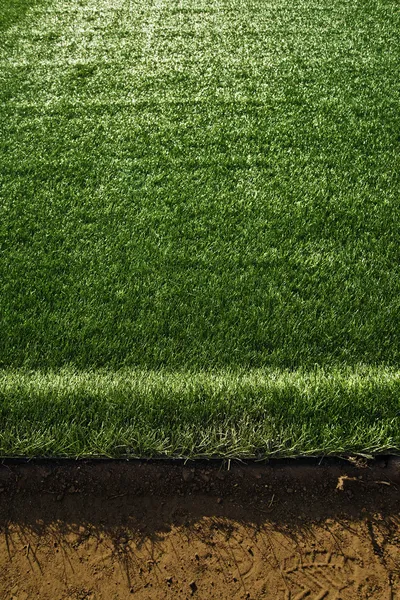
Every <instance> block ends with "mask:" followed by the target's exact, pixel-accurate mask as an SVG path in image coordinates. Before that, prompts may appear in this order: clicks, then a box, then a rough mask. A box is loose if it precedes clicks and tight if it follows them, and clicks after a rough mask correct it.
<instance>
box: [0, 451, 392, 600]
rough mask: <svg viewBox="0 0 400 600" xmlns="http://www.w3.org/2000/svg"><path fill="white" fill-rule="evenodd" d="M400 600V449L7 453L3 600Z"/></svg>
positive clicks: (1, 489) (0, 514) (1, 481)
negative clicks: (141, 456)
mask: <svg viewBox="0 0 400 600" xmlns="http://www.w3.org/2000/svg"><path fill="white" fill-rule="evenodd" d="M31 598H40V599H41V600H48V599H51V600H53V599H56V600H64V599H67V598H68V599H74V600H89V599H90V600H95V599H96V600H97V599H98V600H114V599H115V600H117V599H125V598H126V599H128V598H129V599H130V598H134V599H136V598H137V599H149V600H153V599H154V600H158V599H160V600H161V599H164V598H166V599H169V598H177V599H186V598H187V599H191V598H194V599H196V598H197V599H199V600H201V599H203V598H204V599H208V598H212V599H218V598H221V599H229V600H233V599H239V598H240V599H241V598H250V599H258V598H260V599H261V598H262V599H264V598H266V599H272V600H302V599H307V600H333V599H334V600H339V599H341V600H355V599H376V600H397V599H400V460H399V459H398V458H380V459H379V460H376V461H374V462H373V463H371V462H363V461H361V462H360V461H359V462H357V463H356V464H351V463H346V462H344V461H343V462H339V461H336V462H330V463H328V462H324V463H319V464H318V462H316V461H314V462H312V461H311V462H310V461H298V462H290V461H289V462H286V463H284V462H280V463H279V462H278V463H274V464H272V463H270V464H269V465H268V464H267V465H261V464H259V465H257V464H252V465H243V464H240V463H235V464H234V463H233V462H232V463H228V462H226V463H222V464H221V463H220V462H219V463H216V462H209V463H192V464H189V463H187V464H186V465H184V464H183V463H175V464H166V463H157V462H152V463H141V462H121V461H119V462H111V461H100V462H88V461H86V462H70V461H67V462H47V463H46V462H31V463H29V464H25V463H15V462H10V461H9V462H4V463H3V464H2V465H0V599H1V600H3V599H7V600H9V599H13V600H28V599H31Z"/></svg>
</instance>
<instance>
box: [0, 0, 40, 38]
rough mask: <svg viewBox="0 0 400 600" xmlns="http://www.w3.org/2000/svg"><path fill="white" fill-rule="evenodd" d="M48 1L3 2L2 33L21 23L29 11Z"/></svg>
mask: <svg viewBox="0 0 400 600" xmlns="http://www.w3.org/2000/svg"><path fill="white" fill-rule="evenodd" d="M45 1H46V0H2V1H1V2H0V32H1V31H5V30H6V29H8V28H9V27H11V26H12V25H15V24H16V23H19V22H21V21H22V20H23V19H24V18H25V16H26V14H27V13H28V11H29V10H30V9H31V8H33V7H34V6H37V5H38V4H43V3H44V2H45Z"/></svg>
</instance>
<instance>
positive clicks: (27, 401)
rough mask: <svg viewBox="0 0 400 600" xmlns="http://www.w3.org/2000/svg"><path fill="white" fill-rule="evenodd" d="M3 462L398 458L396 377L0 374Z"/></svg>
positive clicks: (361, 370) (365, 371)
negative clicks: (391, 454) (9, 458)
mask: <svg viewBox="0 0 400 600" xmlns="http://www.w3.org/2000/svg"><path fill="white" fill-rule="evenodd" d="M0 425H1V427H0V454H1V455H3V456H6V455H14V456H23V455H26V456H38V455H39V456H96V455H104V456H142V457H143V456H185V457H199V456H213V455H215V456H217V455H218V456H229V457H234V456H236V457H269V456H297V455H303V454H308V455H310V454H321V453H323V454H340V453H346V452H356V453H360V454H370V453H376V452H384V451H387V450H389V449H393V448H400V372H399V371H396V370H393V369H385V368H372V367H366V366H358V367H357V368H355V369H353V370H352V369H349V368H342V369H330V370H329V369H325V370H324V369H315V370H313V371H310V372H306V371H294V372H290V371H277V370H268V369H265V370H254V371H251V372H247V373H246V372H244V371H241V372H229V371H224V372H222V371H219V372H215V371H213V372H206V371H204V372H185V371H181V372H171V371H165V370H162V371H157V372H155V371H140V370H132V369H125V370H121V371H118V372H110V371H106V370H99V371H87V372H82V371H76V370H74V369H63V370H61V371H58V372H57V371H47V372H22V371H2V372H1V374H0Z"/></svg>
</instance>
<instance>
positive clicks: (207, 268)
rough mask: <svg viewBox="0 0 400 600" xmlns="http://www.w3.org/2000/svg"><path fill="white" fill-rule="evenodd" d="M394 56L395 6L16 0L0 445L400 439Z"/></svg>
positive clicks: (398, 126)
mask: <svg viewBox="0 0 400 600" xmlns="http://www.w3.org/2000/svg"><path fill="white" fill-rule="evenodd" d="M399 46H400V12H399V11H398V3H397V0H359V1H358V2H347V0H318V2H317V1H316V0H279V1H278V0H274V1H271V2H266V1H265V0H229V1H228V0H152V1H151V2H149V1H147V0H113V1H112V2H111V0H38V1H36V2H35V1H32V0H18V1H13V2H10V1H6V0H0V369H1V378H0V394H1V395H0V398H1V407H0V425H1V427H0V440H1V442H0V454H2V455H23V454H27V455H30V456H32V455H53V456H55V455H69V456H78V455H91V454H106V455H123V454H127V455H135V456H137V455H141V456H148V455H160V454H162V455H165V454H169V455H171V454H173V455H176V454H177V455H180V456H199V455H201V456H206V455H214V454H220V455H224V456H225V455H229V456H234V455H238V456H269V455H271V454H274V455H289V454H292V455H297V454H309V453H341V452H361V453H371V452H381V451H386V450H388V449H390V448H391V449H398V450H400V418H399V414H400V413H399V410H400V396H399V376H400V369H399V365H400V233H399V232H400V230H399V223H400V151H399V150H400V144H399V142H400V137H399V132H400V86H399V85H398V81H399V80H400V66H399V61H398V56H399V51H400V47H399ZM310 382H311V383H310ZM355 382H356V383H355Z"/></svg>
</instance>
